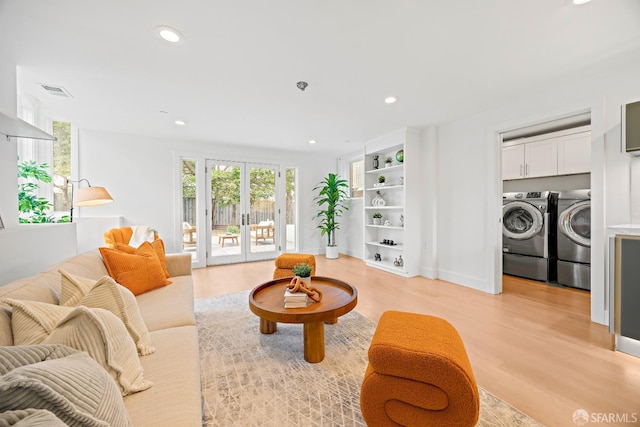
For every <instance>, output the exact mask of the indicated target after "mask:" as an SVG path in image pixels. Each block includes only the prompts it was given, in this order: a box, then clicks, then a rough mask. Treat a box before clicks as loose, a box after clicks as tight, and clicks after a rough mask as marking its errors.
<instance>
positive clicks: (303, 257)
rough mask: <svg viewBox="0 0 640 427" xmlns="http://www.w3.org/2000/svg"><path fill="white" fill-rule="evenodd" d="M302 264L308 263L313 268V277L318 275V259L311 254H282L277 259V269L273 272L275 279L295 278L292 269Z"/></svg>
mask: <svg viewBox="0 0 640 427" xmlns="http://www.w3.org/2000/svg"><path fill="white" fill-rule="evenodd" d="M300 263H307V264H309V265H310V266H311V275H312V276H315V274H316V257H314V256H313V255H311V254H282V255H280V256H278V258H276V269H275V271H274V272H273V278H274V279H280V278H281V277H290V276H293V275H294V274H293V272H292V271H291V269H292V268H293V267H294V266H295V265H296V264H300Z"/></svg>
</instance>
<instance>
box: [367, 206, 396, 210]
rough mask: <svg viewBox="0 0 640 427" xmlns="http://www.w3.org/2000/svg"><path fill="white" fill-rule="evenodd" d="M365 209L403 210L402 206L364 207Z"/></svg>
mask: <svg viewBox="0 0 640 427" xmlns="http://www.w3.org/2000/svg"><path fill="white" fill-rule="evenodd" d="M364 208H365V209H373V210H376V209H403V208H404V206H365V207H364Z"/></svg>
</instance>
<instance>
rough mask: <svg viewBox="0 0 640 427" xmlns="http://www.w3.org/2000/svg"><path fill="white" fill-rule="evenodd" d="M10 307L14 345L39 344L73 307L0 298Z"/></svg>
mask: <svg viewBox="0 0 640 427" xmlns="http://www.w3.org/2000/svg"><path fill="white" fill-rule="evenodd" d="M0 302H3V303H4V304H7V305H8V306H10V307H11V309H12V310H11V330H12V331H13V343H14V345H30V344H40V343H41V342H42V341H44V340H45V339H46V338H47V337H48V336H49V334H50V333H51V332H52V331H53V330H54V329H55V327H56V325H57V324H58V322H59V321H60V320H62V319H63V318H64V317H65V316H66V315H68V314H69V313H71V312H72V311H73V307H62V306H59V305H55V304H47V303H46V302H39V301H23V300H14V299H9V298H5V299H3V300H1V301H0Z"/></svg>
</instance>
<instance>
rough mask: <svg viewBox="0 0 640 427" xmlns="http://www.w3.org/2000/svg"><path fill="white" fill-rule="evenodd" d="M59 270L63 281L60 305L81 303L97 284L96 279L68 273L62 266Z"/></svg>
mask: <svg viewBox="0 0 640 427" xmlns="http://www.w3.org/2000/svg"><path fill="white" fill-rule="evenodd" d="M58 271H59V272H60V279H61V283H62V291H61V292H60V305H64V306H66V307H75V306H77V305H80V300H81V299H82V298H83V297H84V296H85V295H87V294H88V293H89V291H90V290H91V289H92V288H93V286H94V285H95V284H96V281H95V280H92V279H87V278H85V277H80V276H76V275H75V274H71V273H67V272H66V271H65V270H64V269H62V268H61V269H59V270H58Z"/></svg>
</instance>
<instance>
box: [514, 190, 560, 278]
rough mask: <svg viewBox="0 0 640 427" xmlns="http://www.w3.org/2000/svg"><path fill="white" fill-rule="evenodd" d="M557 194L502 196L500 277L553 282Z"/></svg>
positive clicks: (537, 192) (542, 192)
mask: <svg viewBox="0 0 640 427" xmlns="http://www.w3.org/2000/svg"><path fill="white" fill-rule="evenodd" d="M557 198H558V193H557V192H553V191H533V192H528V193H525V192H518V193H504V194H503V195H502V269H503V273H504V274H509V275H512V276H520V277H526V278H528V279H534V280H540V281H544V282H550V281H554V280H556V224H555V220H556V212H557V210H556V209H557V200H558V199H557Z"/></svg>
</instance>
